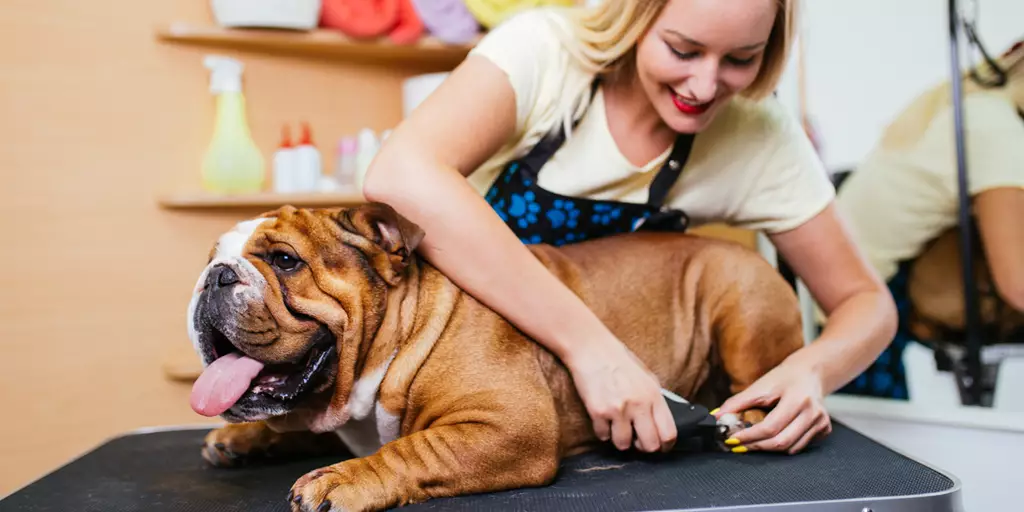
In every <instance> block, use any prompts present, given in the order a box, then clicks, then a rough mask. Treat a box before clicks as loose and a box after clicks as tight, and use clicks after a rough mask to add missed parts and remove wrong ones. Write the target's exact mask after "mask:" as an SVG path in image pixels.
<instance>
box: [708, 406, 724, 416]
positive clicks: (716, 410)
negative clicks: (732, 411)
mask: <svg viewBox="0 0 1024 512" xmlns="http://www.w3.org/2000/svg"><path fill="white" fill-rule="evenodd" d="M720 410H722V408H721V407H718V408H716V409H715V410H713V411H711V415H712V416H714V415H716V414H718V411H720Z"/></svg>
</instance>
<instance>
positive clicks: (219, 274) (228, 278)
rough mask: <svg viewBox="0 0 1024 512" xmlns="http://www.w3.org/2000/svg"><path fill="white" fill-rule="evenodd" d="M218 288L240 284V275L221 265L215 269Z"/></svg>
mask: <svg viewBox="0 0 1024 512" xmlns="http://www.w3.org/2000/svg"><path fill="white" fill-rule="evenodd" d="M214 272H215V274H216V279H217V286H218V287H220V288H223V287H226V286H231V285H233V284H238V274H236V273H235V271H234V270H232V269H231V267H229V266H227V265H219V266H217V268H216V269H214Z"/></svg>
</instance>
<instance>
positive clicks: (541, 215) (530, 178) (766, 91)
mask: <svg viewBox="0 0 1024 512" xmlns="http://www.w3.org/2000/svg"><path fill="white" fill-rule="evenodd" d="M793 10H794V6H793V4H792V2H791V1H789V0H786V1H779V0H617V1H609V2H605V3H602V4H601V5H599V6H597V7H595V8H593V9H592V10H586V9H582V8H572V9H564V10H562V9H560V10H555V9H550V10H548V9H544V10H535V11H528V12H525V13H522V14H520V15H518V16H516V17H515V18H513V19H510V20H507V21H506V22H504V23H503V24H502V25H501V26H498V27H496V28H495V29H494V30H493V31H492V32H490V33H489V34H488V35H487V36H486V37H485V38H484V40H483V41H482V42H481V43H480V44H479V45H478V46H477V47H476V48H475V49H474V50H473V52H472V54H471V55H470V56H469V57H468V58H467V59H466V61H465V62H464V63H463V64H462V65H460V66H459V67H458V69H456V70H455V71H453V72H452V74H451V75H450V76H449V77H448V78H447V80H446V81H445V82H444V83H443V84H442V85H441V86H440V87H438V89H437V90H436V91H435V92H434V93H433V94H432V95H431V96H430V97H429V98H427V99H426V100H425V101H424V102H423V103H422V104H421V105H420V106H419V107H417V109H416V110H415V111H414V112H413V113H412V114H411V115H410V117H409V118H408V119H406V120H405V121H404V122H403V123H401V125H400V126H398V127H396V129H395V130H394V132H393V133H392V134H391V135H390V136H389V138H388V139H387V141H386V142H385V143H384V144H383V145H382V147H381V150H380V152H379V153H378V155H377V157H376V159H375V161H374V163H373V165H372V168H371V169H370V170H369V171H368V173H367V176H366V180H365V184H364V193H365V195H366V196H367V198H369V199H371V200H376V201H382V202H386V203H389V204H391V205H392V206H393V207H394V208H395V209H396V210H397V211H399V212H400V213H402V214H403V215H405V216H407V217H409V218H410V219H412V220H414V221H415V222H416V223H418V224H419V225H421V226H422V227H423V228H424V230H425V232H426V233H427V235H426V237H425V239H424V240H423V242H421V244H422V245H421V246H420V247H421V249H420V251H421V254H422V255H423V256H424V257H425V258H427V259H428V260H429V261H431V263H433V264H434V265H435V266H437V267H438V268H439V269H440V270H441V271H443V272H445V273H447V275H448V276H450V278H451V279H452V280H453V281H454V282H455V283H457V284H459V285H460V286H462V287H463V288H464V289H465V290H466V291H467V292H469V293H470V294H472V295H474V296H475V297H476V298H478V300H480V301H481V302H484V303H485V304H487V305H489V306H490V307H491V308H493V309H494V310H495V311H497V312H498V313H500V314H502V315H503V316H505V317H506V318H507V319H508V320H509V321H510V322H512V323H513V324H515V325H516V326H518V327H519V328H520V329H521V330H522V331H524V332H525V333H526V334H528V335H530V336H532V337H533V338H534V339H536V340H537V342H539V343H541V344H542V345H543V346H545V347H546V348H547V349H549V350H550V351H551V352H552V353H554V354H555V355H556V356H557V357H559V358H560V360H561V361H562V362H563V363H564V364H565V365H566V367H567V368H568V369H569V371H570V372H571V374H572V376H573V379H574V382H575V384H576V386H577V390H578V391H579V393H580V396H581V398H582V400H583V402H584V404H585V405H586V407H587V410H588V412H589V413H590V415H591V418H592V419H593V425H594V430H595V433H596V434H597V436H598V437H599V438H600V439H602V440H606V441H607V440H611V441H612V442H613V443H614V444H615V446H616V447H618V448H619V449H623V450H624V449H628V448H629V447H630V445H635V446H636V447H637V448H638V449H639V450H642V451H646V452H653V451H657V450H667V449H669V448H671V446H672V445H673V443H674V441H675V436H676V431H675V427H674V424H673V422H672V418H671V414H670V413H669V412H668V409H667V407H666V405H665V403H664V399H663V397H662V396H661V395H660V386H659V383H658V382H657V380H656V379H655V378H654V377H653V376H652V374H651V373H650V372H649V371H648V370H647V369H645V368H644V367H643V366H642V365H641V364H640V363H639V362H638V360H637V359H636V358H635V357H634V356H633V355H632V354H631V353H630V352H629V351H628V350H627V349H626V348H625V346H624V345H623V344H622V342H621V341H619V340H618V339H617V338H616V337H615V335H614V334H612V333H611V332H610V331H609V330H608V329H607V328H606V327H605V326H604V325H603V324H602V323H601V322H600V321H599V320H598V319H597V318H596V316H595V315H594V314H593V313H592V312H591V311H589V310H588V309H587V307H586V306H585V305H584V304H583V303H582V302H581V301H579V300H578V299H577V298H576V296H575V295H573V294H572V293H571V292H570V291H569V290H568V289H567V288H566V287H564V286H563V285H562V284H561V283H560V282H558V281H557V280H556V279H554V278H553V277H552V276H551V275H550V274H549V273H548V272H547V270H546V269H545V268H544V267H542V266H541V265H540V263H539V262H537V261H536V260H535V259H534V258H533V257H532V256H531V253H530V252H529V251H528V250H527V249H526V247H524V245H523V242H526V243H551V244H563V243H573V242H578V241H581V240H585V239H590V238H595V237H599V236H606V235H610V234H612V233H616V232H621V231H629V230H632V229H636V228H637V227H638V226H642V228H644V229H648V228H654V227H656V228H658V229H674V230H678V231H682V230H684V229H685V228H686V227H687V225H688V223H689V222H690V221H695V222H714V221H720V222H728V223H730V224H732V225H736V226H742V227H747V228H751V229H762V230H765V231H766V232H767V233H769V235H770V237H771V239H772V241H773V242H774V243H775V244H776V246H777V248H778V249H779V251H780V252H781V254H782V255H784V256H785V257H786V259H787V260H789V261H790V262H791V264H792V266H793V267H794V269H795V271H796V272H797V273H799V275H800V276H801V277H802V278H803V279H804V280H805V281H806V283H807V285H808V287H809V288H810V289H811V290H813V292H814V294H815V297H816V298H817V299H818V301H819V302H820V303H821V304H822V305H823V306H824V308H825V309H826V311H829V312H830V313H832V323H831V325H830V327H829V328H828V329H826V330H825V331H824V332H823V334H822V336H821V339H819V340H818V341H817V342H816V343H813V344H811V345H810V346H808V347H806V348H805V349H803V350H801V351H800V352H798V353H797V354H795V355H793V356H792V357H790V358H789V360H787V361H786V362H785V363H783V364H782V365H780V366H779V367H777V368H775V369H774V370H773V371H772V372H770V373H769V374H767V375H766V376H764V378H762V379H761V380H759V381H758V382H756V383H755V384H754V385H753V386H751V387H750V388H749V389H747V390H745V391H744V392H741V393H739V394H737V395H736V396H734V397H732V398H731V399H730V400H728V401H727V402H726V403H724V404H722V406H721V413H725V412H735V411H740V410H743V409H746V408H749V407H754V406H770V405H773V404H775V405H776V407H775V409H774V411H773V412H772V413H770V414H769V415H768V417H767V418H766V419H765V421H764V422H763V423H761V424H759V425H757V426H755V427H753V428H750V429H748V430H746V431H744V432H743V433H742V434H740V435H737V436H736V438H737V439H738V440H739V441H741V443H742V446H740V447H737V448H736V449H735V451H746V450H775V451H790V452H796V451H799V450H801V449H803V447H805V446H806V445H807V443H808V442H810V441H811V440H812V439H814V438H815V437H817V436H820V435H827V434H828V432H829V431H830V428H831V426H830V423H829V419H828V416H827V414H826V412H825V409H824V406H823V403H822V402H823V396H824V395H826V394H828V393H830V392H831V391H833V390H835V389H836V388H838V387H840V386H841V385H843V384H844V383H846V382H847V381H848V380H849V379H852V378H853V377H854V376H856V375H857V374H858V373H860V372H861V371H862V370H863V369H864V368H865V367H866V366H867V365H868V364H869V363H870V362H871V361H872V360H874V358H875V357H876V356H877V355H878V354H879V353H880V351H881V350H882V348H883V346H884V344H885V342H886V341H887V340H888V339H890V338H891V335H892V331H893V329H894V325H895V324H894V313H893V305H892V302H891V299H890V297H889V295H888V293H887V292H886V290H885V288H884V286H883V284H882V283H881V282H880V281H878V280H877V278H876V277H875V276H874V275H873V274H872V273H871V271H870V270H869V269H868V267H867V265H866V263H865V262H864V261H863V260H862V259H861V257H860V256H859V255H858V254H857V252H856V250H855V248H854V246H853V245H852V243H851V242H850V240H849V238H848V237H847V236H846V234H845V231H844V230H843V227H842V225H841V224H840V222H839V219H838V218H837V217H836V214H835V212H834V210H833V207H832V205H831V201H832V199H833V193H834V191H833V189H832V187H831V184H830V182H829V181H828V179H827V176H826V174H825V173H824V172H823V170H822V168H821V166H820V163H819V161H818V159H817V158H816V155H815V154H814V151H813V149H812V148H811V146H810V144H809V142H808V141H807V140H806V138H805V136H804V135H803V133H802V131H801V130H800V128H799V126H798V125H797V124H796V123H794V122H793V121H792V120H791V119H790V117H789V116H788V115H787V114H786V113H785V111H784V110H783V109H782V108H781V107H780V106H779V105H778V104H777V103H776V102H775V101H774V100H773V99H772V98H770V93H771V92H772V89H773V88H774V86H775V83H776V81H777V80H778V77H779V75H780V74H781V73H782V70H783V66H784V64H785V59H786V54H787V50H788V48H789V45H790V42H791V39H792V30H793V29H792V26H793V18H794V15H793ZM548 134H550V136H549V137H544V136H545V135H548ZM677 175H678V176H677ZM467 177H468V179H467ZM721 413H720V414H721Z"/></svg>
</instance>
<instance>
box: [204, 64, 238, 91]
mask: <svg viewBox="0 0 1024 512" xmlns="http://www.w3.org/2000/svg"><path fill="white" fill-rule="evenodd" d="M203 65H204V66H206V67H207V68H208V69H210V71H211V74H210V92H212V93H214V94H220V93H223V92H241V91H242V70H243V69H244V66H243V65H242V63H241V62H239V61H237V60H235V59H232V58H231V57H224V56H222V55H207V56H206V57H205V58H203Z"/></svg>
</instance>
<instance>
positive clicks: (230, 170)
mask: <svg viewBox="0 0 1024 512" xmlns="http://www.w3.org/2000/svg"><path fill="white" fill-rule="evenodd" d="M203 65H204V66H206V67H207V68H209V69H210V70H211V76H210V92H212V93H213V94H215V95H216V118H215V121H214V128H213V138H212V140H211V141H210V145H209V147H208V148H207V150H206V154H205V155H204V157H203V164H202V183H203V187H204V188H205V189H206V190H209V191H211V192H217V193H224V194H236V193H251V192H258V191H260V190H262V189H263V184H264V181H265V179H266V168H265V165H266V164H265V162H264V159H263V155H262V154H261V153H260V150H259V148H258V147H256V143H255V142H254V141H253V140H252V134H251V133H250V132H249V124H248V120H247V118H246V113H245V95H244V94H242V70H243V67H242V63H241V62H239V61H237V60H235V59H231V58H228V57H222V56H219V55H207V56H206V58H205V59H204V60H203Z"/></svg>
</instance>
